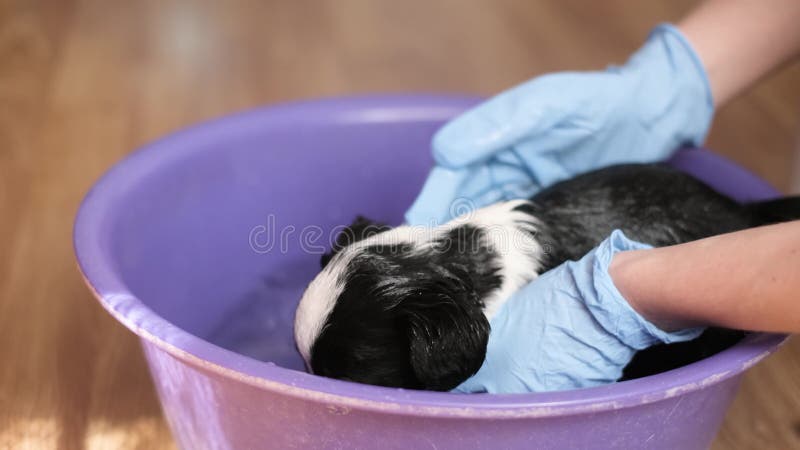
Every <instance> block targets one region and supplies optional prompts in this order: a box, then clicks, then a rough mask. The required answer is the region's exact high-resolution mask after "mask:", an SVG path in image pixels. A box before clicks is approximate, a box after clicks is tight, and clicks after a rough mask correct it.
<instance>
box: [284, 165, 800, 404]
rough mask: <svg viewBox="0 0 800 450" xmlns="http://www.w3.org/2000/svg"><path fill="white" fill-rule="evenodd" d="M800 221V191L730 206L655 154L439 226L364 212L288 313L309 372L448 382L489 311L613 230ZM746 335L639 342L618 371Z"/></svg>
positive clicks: (646, 370) (683, 360)
mask: <svg viewBox="0 0 800 450" xmlns="http://www.w3.org/2000/svg"><path fill="white" fill-rule="evenodd" d="M795 218H800V198H783V199H778V200H772V201H767V202H759V203H751V204H745V205H742V204H739V203H737V202H735V201H734V200H732V199H730V198H728V197H725V196H724V195H722V194H719V193H717V192H716V191H714V190H713V189H711V188H710V187H708V186H707V185H705V184H704V183H702V182H700V181H698V180H696V179H695V178H693V177H691V176H689V175H686V174H684V173H681V172H678V171H676V170H674V169H671V168H668V167H666V166H662V165H657V164H644V165H640V164H632V165H620V166H612V167H608V168H605V169H600V170H596V171H593V172H589V173H586V174H584V175H580V176H578V177H575V178H572V179H570V180H567V181H563V182H560V183H557V184H555V185H553V186H551V187H549V188H547V189H545V190H543V191H541V192H539V193H538V194H536V195H535V196H534V197H532V198H531V199H530V201H524V200H520V201H510V202H504V203H497V204H494V205H491V206H489V207H486V208H482V209H478V210H476V211H474V212H473V213H471V214H466V215H464V216H461V217H458V218H456V219H454V220H452V221H451V222H448V223H447V224H445V225H442V226H439V227H435V228H428V229H425V228H418V227H409V226H400V227H397V228H390V227H388V226H385V225H380V224H375V223H372V222H370V221H368V220H365V219H361V218H359V219H358V220H356V222H355V223H354V224H353V225H351V226H350V227H349V228H348V229H346V230H345V231H343V232H342V233H341V234H340V235H339V237H338V238H337V242H336V244H335V245H334V247H333V249H332V251H331V253H330V254H328V255H325V256H323V258H322V266H323V270H322V272H320V273H319V275H317V277H316V278H315V279H314V280H313V281H312V282H311V284H309V286H308V288H307V289H306V291H305V293H304V294H303V297H302V299H301V300H300V304H299V306H298V308H297V312H296V316H295V325H294V326H295V340H296V342H297V346H298V349H299V351H300V353H301V354H302V356H303V358H304V359H305V362H306V365H307V366H308V368H309V369H310V370H311V371H312V372H313V373H316V374H319V375H323V376H327V377H333V378H338V379H343V380H350V381H356V382H361V383H368V384H375V385H382V386H395V387H404V388H411V389H429V390H442V391H446V390H450V389H452V388H454V387H455V386H457V385H458V384H460V383H461V382H463V381H464V380H466V379H467V378H469V377H470V376H471V375H472V374H474V373H475V372H476V371H477V370H478V369H479V368H480V366H481V364H482V363H483V359H484V356H485V353H486V345H487V340H488V336H489V319H490V318H491V317H492V315H493V314H494V313H495V312H496V311H497V309H498V308H499V307H500V306H501V304H502V303H503V302H504V301H505V300H506V299H507V298H509V297H510V296H511V294H513V293H514V292H515V291H517V290H518V289H520V288H521V287H522V286H524V285H525V284H526V283H528V282H530V281H531V280H533V279H534V278H536V276H537V275H538V274H540V273H542V272H545V271H547V270H549V269H551V268H553V267H555V266H557V265H559V264H561V263H562V262H564V261H567V260H576V259H579V258H581V257H582V256H583V255H584V254H586V253H587V252H588V251H589V250H591V249H592V248H594V247H595V246H596V245H597V244H599V243H600V242H601V241H602V240H603V239H605V238H606V237H607V236H608V235H609V234H610V233H611V231H612V230H614V229H615V228H619V229H621V230H623V231H624V232H625V234H626V235H627V236H628V237H629V238H631V239H634V240H637V241H640V242H644V243H648V244H650V245H653V246H665V245H672V244H678V243H682V242H687V241H692V240H696V239H700V238H704V237H708V236H712V235H716V234H722V233H727V232H731V231H736V230H741V229H744V228H749V227H754V226H758V225H764V224H769V223H775V222H780V221H785V220H791V219H795ZM742 335H743V333H741V332H737V331H732V330H721V329H709V330H708V331H707V332H706V333H704V334H703V335H702V336H701V337H700V338H698V339H696V340H694V341H691V342H686V343H680V344H673V345H662V346H656V347H652V348H650V349H647V350H645V351H642V352H639V353H638V354H637V355H636V358H634V360H633V361H632V362H631V364H629V365H628V367H626V370H625V374H624V376H623V379H625V378H636V377H640V376H644V375H649V374H652V373H657V372H661V371H664V370H668V369H671V368H675V367H678V366H681V365H684V364H687V363H690V362H693V361H696V360H699V359H701V358H703V357H706V356H709V355H710V354H713V353H716V352H718V351H720V350H722V349H723V348H725V347H727V346H729V345H731V344H733V343H734V342H736V341H737V340H738V339H740V338H741V336H742Z"/></svg>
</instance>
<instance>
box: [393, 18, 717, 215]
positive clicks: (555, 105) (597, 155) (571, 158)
mask: <svg viewBox="0 0 800 450" xmlns="http://www.w3.org/2000/svg"><path fill="white" fill-rule="evenodd" d="M713 112H714V105H713V101H712V98H711V88H710V86H709V83H708V79H707V77H706V73H705V70H704V68H703V65H702V63H701V62H700V60H699V58H698V56H697V55H696V54H695V52H694V50H693V49H692V47H691V46H690V44H689V42H688V41H687V40H686V38H684V37H683V35H681V33H680V32H679V31H678V29H677V28H675V27H674V26H672V25H669V24H662V25H660V26H658V27H657V28H656V29H655V30H653V32H652V33H651V34H650V37H649V38H648V40H647V42H646V43H645V45H644V46H643V47H642V48H641V49H640V50H639V51H638V52H636V53H635V54H634V55H633V56H632V57H631V58H630V59H629V60H628V62H627V63H626V64H625V65H624V66H622V67H609V68H608V69H607V70H605V71H599V72H563V73H555V74H548V75H544V76H540V77H537V78H534V79H532V80H530V81H528V82H526V83H523V84H521V85H519V86H516V87H514V88H512V89H510V90H508V91H506V92H503V93H501V94H499V95H497V96H496V97H493V98H491V99H490V100H488V101H486V102H484V103H482V104H480V105H478V106H477V107H475V108H473V109H471V110H469V111H467V112H466V113H464V114H463V115H461V116H459V117H457V118H456V119H455V120H453V121H452V122H450V123H448V124H447V125H445V126H444V127H443V128H442V129H441V130H439V132H438V133H437V134H436V135H435V136H434V138H433V155H434V158H435V160H436V167H435V168H434V169H433V171H432V172H431V174H430V175H429V177H428V180H427V181H426V183H425V186H424V188H423V189H422V193H421V194H420V195H419V197H418V198H417V200H416V202H415V203H414V205H413V206H412V207H411V209H410V210H409V211H408V212H407V213H406V221H407V222H408V223H409V224H411V225H431V224H434V223H435V224H441V223H443V222H445V221H447V220H449V219H450V218H452V217H454V216H455V215H457V214H458V213H461V212H463V211H456V210H453V211H451V209H452V208H451V206H452V205H453V202H454V200H456V199H459V198H464V199H468V200H470V201H472V202H473V203H474V205H473V206H475V207H482V206H485V205H487V204H490V203H494V202H497V201H500V200H511V199H515V198H528V197H530V196H531V195H532V194H534V193H535V192H536V191H538V190H539V189H541V188H543V187H546V186H548V185H550V184H552V183H554V182H556V181H559V180H562V179H565V178H568V177H571V176H574V175H577V174H580V173H582V172H586V171H589V170H592V169H595V168H599V167H604V166H607V165H611V164H616V163H622V162H652V161H657V160H663V159H665V158H666V157H668V156H669V155H670V154H671V153H672V152H673V151H675V150H677V149H678V148H679V147H681V146H683V145H684V144H692V145H700V144H701V143H702V142H703V141H704V139H705V135H706V133H707V131H708V128H709V126H710V124H711V118H712V116H713Z"/></svg>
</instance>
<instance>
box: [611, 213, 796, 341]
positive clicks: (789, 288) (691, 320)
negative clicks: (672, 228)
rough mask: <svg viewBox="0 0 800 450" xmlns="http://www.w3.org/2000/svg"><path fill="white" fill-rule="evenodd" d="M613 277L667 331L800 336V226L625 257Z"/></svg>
mask: <svg viewBox="0 0 800 450" xmlns="http://www.w3.org/2000/svg"><path fill="white" fill-rule="evenodd" d="M609 273H610V274H611V278H612V279H613V280H614V284H615V285H616V286H617V288H618V289H619V291H620V293H622V295H623V296H624V297H625V299H626V300H628V303H629V304H630V305H631V306H632V307H633V308H634V309H635V310H636V311H637V312H639V313H640V314H641V315H642V316H644V317H645V318H646V319H648V320H650V321H651V322H653V323H654V324H655V325H656V326H658V327H660V328H662V329H664V330H668V331H672V330H676V329H680V328H687V327H689V326H692V325H696V324H713V325H717V326H722V327H727V328H736V329H743V330H759V331H776V332H791V333H797V332H800V221H794V222H787V223H783V224H778V225H770V226H765V227H758V228H753V229H750V230H744V231H739V232H736V233H729V234H724V235H720V236H715V237H711V238H707V239H701V240H699V241H694V242H689V243H687V244H681V245H674V246H671V247H663V248H657V249H653V250H636V251H629V252H622V253H619V254H617V255H616V256H615V257H614V260H613V261H612V263H611V267H610V268H609Z"/></svg>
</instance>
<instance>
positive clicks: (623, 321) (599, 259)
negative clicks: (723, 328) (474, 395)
mask: <svg viewBox="0 0 800 450" xmlns="http://www.w3.org/2000/svg"><path fill="white" fill-rule="evenodd" d="M642 248H650V246H648V245H645V244H641V243H638V242H635V241H631V240H629V239H627V238H626V237H625V235H624V234H623V233H622V232H621V231H619V230H615V231H614V232H613V233H612V234H611V236H610V237H609V238H607V239H606V240H605V241H603V242H602V243H601V244H600V245H599V246H598V247H597V248H595V249H594V250H592V251H591V252H589V253H588V254H587V255H586V256H584V257H583V258H581V259H580V260H579V261H569V262H567V263H564V264H562V265H560V266H558V267H556V268H555V269H553V270H551V271H549V272H546V273H545V274H543V275H542V276H541V277H539V278H538V279H537V280H535V281H533V282H531V283H530V284H528V285H527V286H526V287H525V288H523V289H522V290H520V291H519V292H518V293H516V294H515V295H514V296H512V297H511V298H510V299H509V300H508V301H507V302H506V303H505V304H504V305H503V306H502V307H501V308H500V310H499V311H498V312H497V314H496V315H495V316H494V317H493V318H492V320H491V321H490V324H491V332H490V334H489V345H488V348H487V352H486V359H485V360H484V362H483V366H481V368H480V370H478V372H477V373H476V374H475V375H473V376H472V377H471V378H469V379H468V380H467V381H465V382H464V383H462V384H461V385H459V386H458V387H457V388H456V389H455V391H458V392H490V393H522V392H539V391H555V390H565V389H575V388H582V387H589V386H596V385H600V384H606V383H611V382H614V381H616V380H617V379H618V378H619V377H620V376H621V375H622V369H623V368H624V367H625V366H626V365H627V364H628V363H629V362H630V360H631V358H633V355H634V354H635V353H636V351H637V350H641V349H644V348H647V347H649V346H652V345H655V344H660V343H672V342H680V341H686V340H690V339H694V338H696V337H697V336H699V335H700V333H702V331H703V328H691V329H686V330H681V331H678V332H672V333H667V332H665V331H662V330H660V329H659V328H658V327H656V326H655V325H653V324H652V323H650V322H648V321H647V320H646V319H645V318H643V317H642V316H640V315H639V314H638V313H637V312H636V311H634V310H633V308H631V307H630V305H628V302H627V301H625V299H624V298H623V297H622V295H621V294H620V293H619V291H618V290H617V288H616V287H615V286H614V283H613V282H612V280H611V277H610V276H609V275H608V266H609V265H610V264H611V259H612V257H613V256H614V254H616V253H617V252H620V251H625V250H635V249H642Z"/></svg>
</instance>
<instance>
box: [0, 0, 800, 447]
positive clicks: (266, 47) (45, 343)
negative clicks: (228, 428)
mask: <svg viewBox="0 0 800 450" xmlns="http://www.w3.org/2000/svg"><path fill="white" fill-rule="evenodd" d="M693 3H694V2H692V1H673V0H662V1H656V2H652V1H651V2H635V1H604V2H587V1H579V0H571V1H562V0H552V1H534V0H519V1H492V0H486V1H470V0H463V1H462V0H449V1H446V0H437V1H425V0H415V1H394V0H382V1H377V0H375V1H373V0H362V1H358V0H345V1H342V0H336V1H333V0H332V1H291V0H286V1H255V0H254V1H212V0H209V1H190V0H184V1H181V0H175V1H166V0H146V1H130V0H120V1H109V0H86V1H77V0H52V1H45V0H29V1H25V0H0V238H1V239H0V256H2V258H0V449H5V448H15V449H16V448H30V449H39V448H44V449H47V448H63V449H73V448H91V449H106V448H121V449H128V448H142V449H159V448H172V446H173V444H172V443H171V440H170V436H169V431H168V429H167V427H166V425H165V422H164V420H163V418H162V415H161V412H160V410H159V406H158V402H157V399H156V397H155V393H154V390H153V386H152V384H151V382H150V380H149V378H148V373H147V369H146V366H145V364H144V362H143V358H142V355H141V354H140V349H139V347H138V344H137V341H136V339H135V338H134V336H133V335H132V334H131V333H129V332H128V331H127V330H126V329H124V328H123V327H122V326H120V325H118V324H117V323H115V322H114V321H113V320H112V319H111V317H110V316H109V315H107V314H106V313H105V312H104V311H103V310H102V309H101V308H100V307H99V306H98V305H97V303H96V302H95V301H94V300H93V299H92V297H91V295H90V294H89V292H88V290H87V289H85V288H84V286H83V284H82V281H81V279H80V277H79V275H78V272H77V270H76V268H75V262H74V259H73V253H72V247H71V239H70V237H71V236H70V232H71V226H72V219H73V215H74V213H75V210H76V208H77V205H78V202H79V201H80V199H81V197H82V196H83V194H84V193H85V192H86V190H87V188H88V187H89V186H90V185H91V183H92V182H93V181H94V180H95V179H96V178H97V177H98V176H99V175H100V174H101V173H102V172H103V171H104V170H105V169H106V168H108V167H109V166H110V165H111V164H112V163H114V162H115V161H117V160H118V159H120V158H121V157H123V156H124V155H125V154H126V153H128V152H130V151H131V150H132V149H134V148H136V147H137V146H139V145H141V144H143V143H145V142H147V141H149V140H151V139H154V138H156V137H159V136H161V135H163V134H164V133H167V132H169V131H172V130H175V129H177V128H179V127H182V126H184V125H188V124H191V123H193V122H197V121H199V120H203V119H206V118H211V117H215V116H219V115H222V114H226V113H229V112H232V111H237V110H241V109H243V108H248V107H252V106H256V105H262V104H265V103H271V102H277V101H283V100H289V99H297V98H311V97H319V96H329V95H338V94H348V93H364V92H384V91H456V92H476V93H482V94H491V93H493V92H497V91H498V90H500V89H503V88H504V87H507V86H510V85H512V84H515V83H517V82H520V81H522V80H524V79H526V78H529V77H531V76H533V75H536V74H541V73H544V72H548V71H555V70H562V69H590V68H600V67H603V66H605V65H606V64H607V63H610V62H621V61H623V59H624V57H625V56H626V55H627V54H629V53H630V52H631V51H633V50H634V49H635V48H636V47H637V46H638V45H639V44H640V43H641V41H642V40H643V39H644V37H645V36H646V33H647V31H648V30H649V29H650V28H651V27H652V26H654V25H655V24H656V23H657V22H659V21H663V20H677V19H678V18H679V17H680V16H681V15H682V14H683V13H684V12H685V11H687V10H688V9H690V8H691V6H692V4H693ZM223 5H224V6H223ZM799 109H800V67H798V65H796V64H795V65H794V66H792V67H789V68H787V69H786V70H784V71H782V72H781V73H779V74H776V75H775V76H773V77H770V78H769V79H768V80H765V81H764V82H763V83H761V84H760V85H759V86H758V87H757V88H756V89H755V90H753V91H752V92H751V93H750V94H748V95H747V96H745V97H742V98H741V99H739V100H737V101H736V102H735V103H733V104H731V105H730V106H729V107H727V108H725V109H724V110H723V111H720V113H719V115H718V119H717V121H716V123H715V125H714V129H713V131H712V133H711V138H710V145H711V147H713V148H714V149H716V150H718V151H719V152H720V153H723V154H725V155H728V156H730V157H732V158H733V159H735V160H737V161H739V162H741V163H742V164H743V165H745V166H747V167H749V168H750V169H752V170H753V171H754V172H756V173H758V174H760V175H762V176H763V177H765V178H766V179H768V180H770V181H771V182H773V183H774V184H775V185H777V186H778V187H780V188H782V189H786V188H787V187H788V186H789V170H790V155H791V149H792V146H793V145H794V142H795V140H796V137H797V130H798V125H799V124H800V121H799V120H798V110H799ZM788 448H800V340H795V341H794V342H793V343H790V344H789V345H786V346H785V347H783V348H782V349H781V350H780V352H778V354H777V355H775V356H774V357H772V358H771V359H769V360H768V361H766V362H764V363H763V364H761V365H759V366H758V367H757V368H755V369H753V370H752V371H751V372H750V373H749V375H748V376H747V377H746V381H745V382H744V384H743V386H742V390H741V392H740V394H739V397H738V398H737V400H736V402H735V404H734V406H733V408H732V409H731V410H730V413H729V414H728V417H727V420H726V422H725V425H724V426H723V428H722V431H721V432H720V434H719V437H718V438H717V441H716V443H715V445H714V449H717V450H722V449H788Z"/></svg>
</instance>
